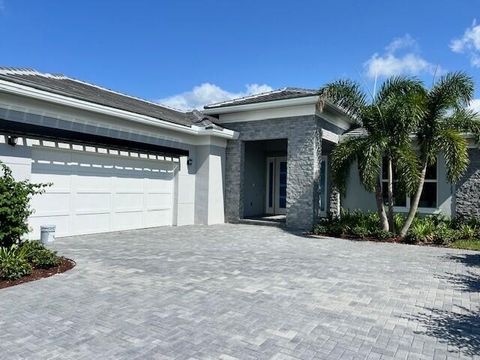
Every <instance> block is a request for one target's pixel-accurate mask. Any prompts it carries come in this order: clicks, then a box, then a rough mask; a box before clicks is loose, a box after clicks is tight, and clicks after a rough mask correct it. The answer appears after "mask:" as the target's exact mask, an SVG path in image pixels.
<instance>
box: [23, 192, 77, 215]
mask: <svg viewBox="0 0 480 360" xmlns="http://www.w3.org/2000/svg"><path fill="white" fill-rule="evenodd" d="M31 206H32V209H34V210H35V212H34V214H33V216H44V215H48V216H51V215H66V214H68V212H69V211H70V193H69V192H48V193H44V194H40V195H35V196H34V197H33V198H32V202H31Z"/></svg>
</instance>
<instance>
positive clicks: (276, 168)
mask: <svg viewBox="0 0 480 360" xmlns="http://www.w3.org/2000/svg"><path fill="white" fill-rule="evenodd" d="M266 171H267V185H266V189H267V192H266V195H265V196H266V199H267V201H266V203H265V213H266V214H268V215H285V214H286V213H287V157H285V156H281V157H268V158H267V170H266Z"/></svg>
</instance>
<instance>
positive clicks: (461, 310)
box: [407, 306, 480, 356]
mask: <svg viewBox="0 0 480 360" xmlns="http://www.w3.org/2000/svg"><path fill="white" fill-rule="evenodd" d="M478 310H479V309H476V310H474V311H472V310H469V309H467V308H465V307H462V306H456V311H447V310H440V309H434V308H424V311H423V312H420V313H418V314H416V315H408V316H407V318H408V319H409V320H412V321H415V322H418V323H420V324H422V325H423V327H424V328H425V330H422V331H420V330H418V331H416V333H421V334H425V335H428V336H432V337H435V338H437V339H438V340H439V341H440V342H444V343H447V344H448V345H450V346H455V347H456V348H458V349H459V350H460V351H461V352H462V353H463V354H465V355H469V356H473V355H478V354H480V315H479V311H478Z"/></svg>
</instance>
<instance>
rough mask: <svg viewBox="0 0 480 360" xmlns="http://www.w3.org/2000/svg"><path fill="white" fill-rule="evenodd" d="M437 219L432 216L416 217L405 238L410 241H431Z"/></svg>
mask: <svg viewBox="0 0 480 360" xmlns="http://www.w3.org/2000/svg"><path fill="white" fill-rule="evenodd" d="M436 227H437V220H436V219H435V218H434V217H432V216H426V217H416V218H415V219H414V220H413V222H412V226H411V227H410V230H409V231H408V234H407V236H406V237H405V240H406V241H407V242H410V243H417V242H423V243H430V242H432V241H433V238H434V232H435V229H436Z"/></svg>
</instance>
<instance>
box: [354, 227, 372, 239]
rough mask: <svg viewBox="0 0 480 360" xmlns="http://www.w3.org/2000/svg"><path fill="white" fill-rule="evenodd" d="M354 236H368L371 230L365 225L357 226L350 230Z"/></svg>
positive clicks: (361, 237)
mask: <svg viewBox="0 0 480 360" xmlns="http://www.w3.org/2000/svg"><path fill="white" fill-rule="evenodd" d="M349 235H352V236H355V237H358V238H360V239H363V238H366V237H367V236H369V235H370V232H369V231H368V229H367V228H365V227H363V226H355V227H353V228H352V229H351V230H350V234H349Z"/></svg>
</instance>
